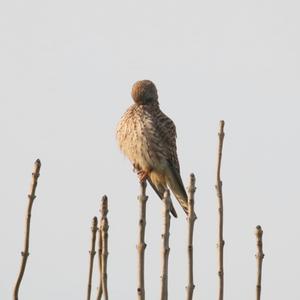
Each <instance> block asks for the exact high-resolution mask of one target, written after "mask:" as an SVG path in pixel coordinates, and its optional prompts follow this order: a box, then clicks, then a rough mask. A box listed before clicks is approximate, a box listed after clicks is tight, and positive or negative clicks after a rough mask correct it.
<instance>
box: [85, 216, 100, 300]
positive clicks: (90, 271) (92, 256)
mask: <svg viewBox="0 0 300 300" xmlns="http://www.w3.org/2000/svg"><path fill="white" fill-rule="evenodd" d="M97 224H98V220H97V217H94V218H93V221H92V227H91V230H92V241H91V250H90V251H89V253H90V264H89V279H88V288H87V300H90V299H91V291H92V278H93V265H94V257H95V254H96V251H95V244H96V233H97V230H98V228H97Z"/></svg>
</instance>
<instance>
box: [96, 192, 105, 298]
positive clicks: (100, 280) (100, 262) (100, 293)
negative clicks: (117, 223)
mask: <svg viewBox="0 0 300 300" xmlns="http://www.w3.org/2000/svg"><path fill="white" fill-rule="evenodd" d="M105 201H107V197H106V196H105V195H104V196H103V197H102V200H101V208H100V221H99V240H98V261H99V274H100V276H99V287H98V294H97V298H96V299H97V300H101V298H102V294H103V287H102V259H101V257H102V251H103V242H102V234H101V223H102V221H103V219H104V217H105V216H104V214H103V211H102V207H103V204H104V205H106V206H107V204H105ZM104 210H105V209H104Z"/></svg>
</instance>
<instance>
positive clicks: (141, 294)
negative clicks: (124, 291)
mask: <svg viewBox="0 0 300 300" xmlns="http://www.w3.org/2000/svg"><path fill="white" fill-rule="evenodd" d="M146 186H147V184H146V181H143V182H142V181H141V182H140V187H141V193H140V195H139V196H138V201H139V203H140V219H139V240H138V244H137V245H136V248H137V251H138V287H137V299H138V300H145V275H144V272H145V270H144V264H145V249H146V246H147V245H146V243H145V227H146V203H147V199H148V197H147V196H146Z"/></svg>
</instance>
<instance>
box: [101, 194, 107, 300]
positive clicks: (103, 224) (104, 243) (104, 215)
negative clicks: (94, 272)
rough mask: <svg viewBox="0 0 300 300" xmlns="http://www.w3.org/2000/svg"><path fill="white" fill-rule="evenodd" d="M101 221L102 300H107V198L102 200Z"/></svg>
mask: <svg viewBox="0 0 300 300" xmlns="http://www.w3.org/2000/svg"><path fill="white" fill-rule="evenodd" d="M101 211H102V219H101V226H100V230H101V239H102V253H101V276H102V280H101V286H102V289H103V296H104V300H108V291H107V257H108V228H109V226H108V220H107V214H108V203H107V197H106V196H104V197H103V198H102V208H101Z"/></svg>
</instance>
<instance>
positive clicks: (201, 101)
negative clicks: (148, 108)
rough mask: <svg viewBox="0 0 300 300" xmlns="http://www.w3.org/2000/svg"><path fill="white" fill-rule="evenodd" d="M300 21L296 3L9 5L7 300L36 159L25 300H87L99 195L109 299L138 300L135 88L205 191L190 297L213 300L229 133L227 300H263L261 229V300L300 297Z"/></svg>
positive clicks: (152, 240) (2, 274) (1, 122)
mask: <svg viewBox="0 0 300 300" xmlns="http://www.w3.org/2000/svg"><path fill="white" fill-rule="evenodd" d="M299 9H300V4H299V2H298V1H290V0H287V1H277V0H273V1H265V0H263V1H262V0H260V1H233V0H229V1H151V2H150V1H133V0H129V1H77V0H75V1H74V0H73V1H66V0H59V1H57V0H54V1H33V0H29V1H18V0H17V1H2V2H1V3H0V66H1V67H0V82H1V89H0V99H1V109H0V136H1V156H0V165H1V168H0V182H1V187H0V199H1V200H0V236H1V255H0V299H5V300H6V299H11V297H12V290H13V286H14V283H15V280H16V277H17V273H18V271H19V264H20V259H21V255H20V252H21V251H22V247H23V230H24V229H23V225H24V215H25V210H26V207H27V197H26V195H27V193H28V188H29V183H30V180H31V171H32V166H33V163H34V161H35V159H36V158H40V159H41V162H42V168H41V176H40V180H39V185H38V188H37V198H36V201H35V203H34V207H33V216H32V231H31V244H30V256H29V259H28V264H27V268H26V272H25V275H24V278H23V283H22V285H21V288H20V299H31V300H35V299H43V300H54V299H55V300H66V299H72V300H79V299H84V298H85V297H86V288H87V278H88V251H89V247H90V226H91V220H92V217H93V216H94V215H98V209H99V204H100V199H101V196H102V195H103V194H107V196H108V198H109V222H110V229H109V253H110V255H109V260H108V276H109V278H108V284H109V293H110V298H111V299H134V298H135V297H136V256H137V255H136V249H135V245H136V242H137V222H138V202H137V200H136V197H137V194H138V191H139V186H138V181H137V178H136V174H134V173H133V172H132V167H131V166H130V164H129V162H128V161H127V159H126V158H125V157H124V156H123V155H122V154H121V153H120V151H119V149H118V148H117V143H116V140H115V127H116V124H117V122H118V120H119V118H120V117H121V115H122V114H123V113H124V111H125V110H126V108H127V107H128V106H129V105H131V103H132V99H131V97H130V90H131V86H132V84H133V83H134V82H135V81H136V80H140V79H150V80H152V81H153V82H154V83H155V84H156V86H157V88H158V92H159V101H160V104H161V109H162V110H163V111H164V112H165V113H166V114H167V115H168V116H170V117H171V118H172V119H173V120H174V122H175V123H176V125H177V133H178V140H177V141H178V143H177V144H178V155H179V159H180V163H181V169H182V178H183V181H184V182H185V183H187V182H188V176H189V173H191V172H194V173H195V175H196V179H197V183H196V185H197V187H198V189H197V193H196V199H195V201H196V212H197V215H198V220H197V222H196V224H195V248H194V249H195V285H196V288H195V292H194V295H195V297H194V298H195V299H203V300H209V299H216V298H217V270H216V263H217V259H216V240H217V220H216V217H217V210H216V209H217V202H216V195H215V190H214V184H215V167H216V151H217V141H218V138H217V131H218V126H219V120H221V119H224V120H225V122H226V124H225V133H226V136H225V141H224V153H223V154H224V157H223V166H222V179H223V182H224V183H223V192H224V206H225V208H224V209H225V217H224V218H225V224H224V237H225V243H226V244H225V299H230V300H240V299H243V300H250V299H254V298H255V281H256V261H255V252H256V245H255V236H254V229H255V226H256V225H257V224H260V225H261V226H262V227H263V230H264V252H265V255H266V256H265V260H264V264H263V287H262V299H272V300H282V299H300V291H299V288H298V285H299V283H298V281H299V278H300V262H299V252H300V242H299V239H298V237H299V235H300V220H299V213H298V212H299V209H300V205H299V199H300V190H299V167H300V160H299V153H300V140H299V130H300V124H299V111H300V105H299V100H300V90H299V80H300V71H299V70H300V59H299V53H300V18H299ZM147 193H148V195H149V201H148V206H147V208H148V210H147V217H148V223H147V228H146V242H147V244H148V247H147V249H146V298H147V299H158V298H159V288H160V278H159V276H160V234H161V228H162V224H161V209H162V205H161V202H160V201H159V200H158V198H157V196H156V195H155V194H154V193H153V192H152V191H151V190H150V188H149V189H148V191H147ZM176 208H177V211H178V213H179V218H178V219H176V220H174V219H172V224H171V237H170V247H171V252H170V273H169V295H170V296H169V299H171V300H182V299H184V298H185V288H184V287H185V285H186V278H187V268H186V220H185V216H184V213H183V212H182V210H181V209H180V207H179V206H178V205H177V204H176ZM95 274H97V273H95ZM96 281H97V278H96V277H95V282H94V291H96V286H97V282H96ZM93 299H95V295H93Z"/></svg>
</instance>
